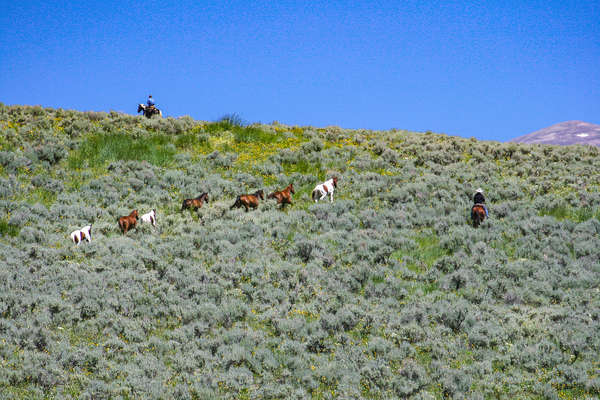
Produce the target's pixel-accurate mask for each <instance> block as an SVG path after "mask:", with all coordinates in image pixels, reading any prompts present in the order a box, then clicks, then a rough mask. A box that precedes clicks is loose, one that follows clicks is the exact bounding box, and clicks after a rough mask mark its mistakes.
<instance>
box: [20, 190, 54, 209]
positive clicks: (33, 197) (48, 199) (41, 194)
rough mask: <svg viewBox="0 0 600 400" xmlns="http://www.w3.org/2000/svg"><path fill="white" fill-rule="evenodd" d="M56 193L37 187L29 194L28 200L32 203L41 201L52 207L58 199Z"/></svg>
mask: <svg viewBox="0 0 600 400" xmlns="http://www.w3.org/2000/svg"><path fill="white" fill-rule="evenodd" d="M56 196H57V195H56V193H54V192H50V191H48V190H46V189H44V188H35V189H33V190H32V191H30V192H28V194H27V202H28V203H30V204H36V203H41V204H43V205H45V206H46V207H47V208H50V206H51V205H52V204H54V202H55V201H56Z"/></svg>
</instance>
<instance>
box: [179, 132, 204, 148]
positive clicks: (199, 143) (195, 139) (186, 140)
mask: <svg viewBox="0 0 600 400" xmlns="http://www.w3.org/2000/svg"><path fill="white" fill-rule="evenodd" d="M175 147H177V149H180V150H190V149H193V150H210V149H211V145H210V141H209V137H208V135H207V134H203V133H184V134H181V135H178V136H177V138H176V139H175Z"/></svg>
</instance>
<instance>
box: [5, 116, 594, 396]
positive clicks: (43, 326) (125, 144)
mask: <svg viewBox="0 0 600 400" xmlns="http://www.w3.org/2000/svg"><path fill="white" fill-rule="evenodd" d="M598 152H599V150H598V148H596V147H583V146H574V147H559V146H543V147H542V146H531V145H517V144H514V143H510V144H501V143H494V142H478V141H475V140H467V139H462V138H457V137H448V136H443V135H436V134H431V133H428V134H419V133H412V132H406V131H385V132H375V131H351V130H344V129H340V128H337V127H328V128H323V129H317V128H313V127H290V126H283V125H279V124H274V125H252V126H241V125H239V124H236V121H235V118H230V119H227V120H224V121H220V122H214V123H206V122H200V121H194V120H192V119H191V118H188V117H183V118H179V119H172V118H167V119H152V120H148V119H144V118H142V117H133V116H129V115H122V114H118V113H108V114H107V113H95V112H85V113H82V112H76V111H65V110H55V109H43V108H41V107H19V106H11V107H8V106H4V105H1V104H0V233H1V238H0V394H1V396H0V397H2V398H17V399H32V398H76V399H102V398H124V399H165V398H181V399H208V398H231V399H257V398H270V399H294V398H298V399H301V398H315V399H326V398H338V397H339V398H373V399H375V398H377V399H380V398H411V399H442V398H457V399H459V398H467V397H468V398H493V399H495V398H531V399H543V398H571V399H575V398H597V397H598V396H599V395H600V377H599V369H600V365H599V360H598V354H599V353H600V335H599V332H600V291H599V290H598V287H599V286H600V260H599V255H598V248H600V236H599V233H600V221H599V219H598V217H599V215H600V213H599V207H600V194H599V193H598V188H599V184H600V182H599V176H598V171H599V168H600V159H599V157H598ZM332 175H336V176H337V177H338V179H339V181H338V184H339V185H338V189H337V191H336V192H335V199H334V202H333V203H330V202H321V203H318V204H315V203H313V202H312V201H311V200H310V192H311V191H312V189H313V187H314V186H315V185H316V184H317V183H319V182H322V181H323V180H325V179H326V178H328V177H330V176H332ZM290 182H293V184H294V187H295V188H296V194H295V195H294V196H293V199H294V200H293V202H294V204H293V205H292V206H290V207H288V208H286V209H285V210H283V211H282V210H280V209H279V207H277V206H276V205H275V204H274V201H273V200H268V201H263V202H261V204H260V206H259V208H258V209H257V210H255V211H250V212H247V213H246V212H244V211H243V210H240V209H236V210H229V207H230V206H231V205H232V204H233V202H234V200H235V197H236V196H237V195H238V194H241V193H250V192H253V191H255V190H257V189H260V188H263V189H265V192H266V193H268V192H270V191H271V190H273V189H281V188H283V187H285V186H286V185H288V184H289V183H290ZM477 187H482V188H483V189H484V190H485V193H486V196H487V200H488V205H489V208H490V218H489V220H486V221H484V223H483V225H482V226H481V227H480V228H479V229H474V228H472V227H471V226H470V225H469V220H468V216H469V213H470V206H471V201H472V195H473V192H474V190H475V189H476V188H477ZM204 191H206V192H208V193H209V202H208V204H205V205H204V206H203V207H202V208H201V209H200V210H199V211H198V213H194V212H189V211H184V212H181V204H182V199H184V198H188V197H195V196H197V195H199V194H200V193H202V192H204ZM133 209H138V210H139V212H140V214H142V213H145V212H147V211H149V210H150V209H156V213H157V219H158V226H157V228H156V229H154V228H152V227H151V226H149V225H139V226H138V227H137V228H136V229H133V230H131V231H130V232H128V233H127V235H126V236H123V235H122V234H121V232H120V231H119V228H118V226H117V218H118V217H119V216H122V215H127V214H129V212H130V211H131V210H133ZM89 223H92V242H91V243H87V242H84V243H82V244H81V245H79V246H75V245H74V244H73V243H72V242H71V241H70V238H69V233H70V232H72V231H73V230H75V229H79V228H81V227H83V226H85V225H87V224H89Z"/></svg>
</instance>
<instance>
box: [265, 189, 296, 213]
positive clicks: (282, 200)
mask: <svg viewBox="0 0 600 400" xmlns="http://www.w3.org/2000/svg"><path fill="white" fill-rule="evenodd" d="M292 194H296V192H295V191H294V185H293V184H291V183H290V184H289V185H288V186H287V187H286V188H285V189H283V190H280V191H275V192H273V193H271V194H270V195H268V196H267V199H277V204H281V208H282V209H283V208H285V205H286V204H289V205H292Z"/></svg>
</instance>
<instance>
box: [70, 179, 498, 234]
mask: <svg viewBox="0 0 600 400" xmlns="http://www.w3.org/2000/svg"><path fill="white" fill-rule="evenodd" d="M337 181H338V179H337V177H335V176H334V177H333V178H331V179H329V180H327V181H325V182H323V183H320V184H318V185H317V186H315V188H314V189H313V191H312V193H311V198H312V199H313V200H314V201H315V203H316V202H318V201H320V200H323V199H325V198H326V197H327V196H329V201H330V202H333V192H334V190H335V189H336V188H337ZM295 193H296V192H295V191H294V185H293V184H292V183H290V184H289V185H288V186H287V187H286V188H285V189H282V190H276V191H274V192H273V193H270V194H269V195H268V196H267V199H275V200H276V201H277V204H280V205H281V209H284V208H285V206H286V205H287V204H289V205H292V195H293V194H295ZM260 200H263V201H264V200H265V194H264V191H263V190H262V189H260V190H257V191H256V192H254V193H252V194H241V195H239V196H237V197H236V199H235V202H234V203H233V205H232V206H231V207H230V208H229V209H230V210H232V209H234V208H241V207H244V209H245V210H246V212H248V210H249V209H253V210H255V209H256V208H258V205H259V202H260ZM204 203H208V193H206V192H204V193H202V194H201V195H200V196H198V197H194V198H191V199H184V200H183V202H182V203H181V212H183V211H184V210H192V211H198V209H200V208H201V207H202V206H203V205H204ZM485 216H486V214H485V209H484V207H483V205H482V204H475V205H474V206H473V207H472V209H471V219H472V221H473V227H475V228H477V227H478V226H479V225H480V224H481V222H483V220H484V219H485ZM139 219H140V217H139V215H138V211H137V210H133V211H132V212H131V213H130V214H129V215H125V216H122V217H119V218H118V220H117V222H118V224H119V228H120V229H121V233H122V234H123V235H125V234H127V232H128V231H129V230H131V229H132V228H135V227H136V225H137V222H138V220H139ZM141 220H142V222H144V223H148V224H151V225H152V226H154V227H156V210H154V209H153V210H151V211H150V212H148V213H146V214H143V215H142V216H141ZM71 240H72V241H73V243H75V244H76V245H77V246H79V245H80V244H81V242H83V241H84V240H87V241H88V242H91V241H92V225H91V224H90V225H86V226H84V227H83V228H81V229H78V230H75V231H73V232H71Z"/></svg>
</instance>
